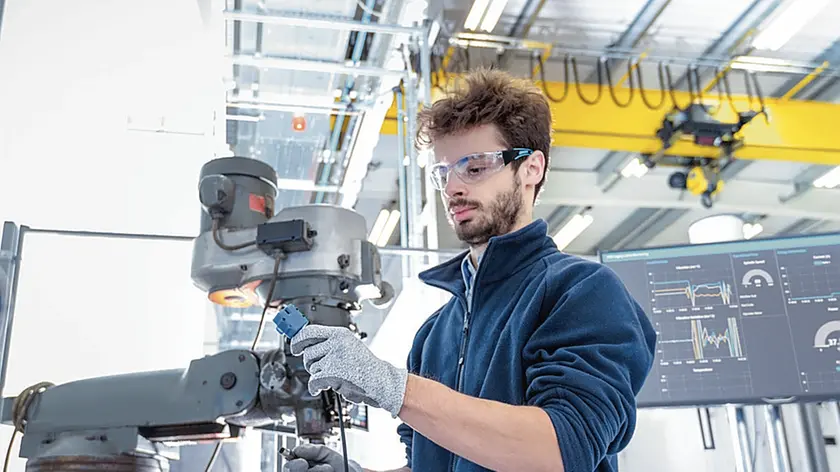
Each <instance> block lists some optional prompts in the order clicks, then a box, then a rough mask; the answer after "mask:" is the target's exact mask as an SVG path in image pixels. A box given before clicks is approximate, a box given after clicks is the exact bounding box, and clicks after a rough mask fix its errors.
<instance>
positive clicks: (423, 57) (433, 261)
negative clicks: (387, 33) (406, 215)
mask: <svg viewBox="0 0 840 472" xmlns="http://www.w3.org/2000/svg"><path fill="white" fill-rule="evenodd" d="M426 24H427V25H431V23H430V22H428V21H427V22H426ZM420 74H421V75H422V83H423V108H430V107H431V106H432V45H431V44H430V43H429V35H428V34H426V35H424V36H422V37H421V38H420ZM431 160H433V158H432V154H431V150H429V154H428V155H427V162H426V163H425V164H426V167H425V169H428V168H429V166H431V164H432V162H428V161H431ZM425 175H426V174H425V171H423V172H422V175H421V177H420V178H421V183H425V188H426V206H425V209H423V208H421V210H420V212H421V214H423V212H425V214H426V216H427V221H426V247H428V248H430V249H437V248H438V227H437V191H436V190H435V188H434V187H432V186H431V185H429V182H428V179H427V178H424V177H425ZM437 263H438V258H437V257H430V258H429V264H430V265H437Z"/></svg>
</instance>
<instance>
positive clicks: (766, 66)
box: [225, 0, 840, 255]
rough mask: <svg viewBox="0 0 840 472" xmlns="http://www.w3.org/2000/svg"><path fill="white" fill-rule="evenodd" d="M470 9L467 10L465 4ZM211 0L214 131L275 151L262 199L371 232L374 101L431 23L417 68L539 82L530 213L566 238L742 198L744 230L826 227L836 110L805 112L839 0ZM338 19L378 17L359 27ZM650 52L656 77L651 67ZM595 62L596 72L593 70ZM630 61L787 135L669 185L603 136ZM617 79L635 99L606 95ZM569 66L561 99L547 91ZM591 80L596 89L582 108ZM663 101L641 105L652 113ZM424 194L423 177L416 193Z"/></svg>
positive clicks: (389, 178) (384, 105) (623, 233)
mask: <svg viewBox="0 0 840 472" xmlns="http://www.w3.org/2000/svg"><path fill="white" fill-rule="evenodd" d="M476 9H478V10H482V9H483V10H482V11H483V12H484V14H483V15H482V11H479V12H478V14H477V15H473V16H474V18H472V19H470V15H471V12H472V11H473V10H476ZM424 12H425V13H427V14H428V15H430V16H431V17H430V18H425V15H424ZM225 16H226V20H227V21H226V25H227V53H228V54H229V55H230V56H231V57H233V58H234V60H233V64H234V65H233V68H232V70H230V71H229V73H230V77H229V86H228V100H227V101H228V108H227V119H228V142H229V144H230V145H231V147H232V149H233V151H234V152H235V153H236V154H238V155H245V156H253V157H256V158H260V159H263V160H265V161H266V162H268V163H270V164H271V165H273V166H275V168H276V169H277V171H278V175H279V177H280V178H281V186H283V187H284V188H285V190H283V191H282V192H281V196H280V200H279V202H278V206H279V205H297V204H304V203H332V204H339V205H343V206H346V207H352V208H355V209H356V210H357V211H358V212H360V213H361V214H362V215H364V216H365V217H366V219H367V221H368V225H369V227H370V228H371V230H372V231H373V230H377V231H380V232H381V230H382V228H381V227H380V228H373V227H374V225H375V223H376V220H377V218H378V217H379V216H380V214H381V213H384V214H386V215H387V211H384V212H383V210H395V209H397V208H399V202H400V198H401V196H400V195H401V190H400V188H401V187H400V185H399V184H398V182H399V178H400V166H403V165H404V164H405V163H406V162H407V161H406V160H405V158H404V157H403V155H401V153H400V150H399V146H398V144H397V143H398V139H397V137H396V136H395V135H394V129H395V125H394V123H395V119H394V118H395V115H394V110H393V109H391V110H390V111H389V110H388V109H389V107H392V103H393V93H392V89H393V88H394V87H395V86H398V85H399V83H400V78H401V76H400V74H401V72H400V71H402V70H403V69H404V68H406V67H407V66H410V67H411V68H412V69H413V70H415V71H419V73H421V74H422V73H423V71H422V67H421V66H422V63H421V61H420V59H418V57H417V53H418V51H417V50H416V49H411V48H401V47H402V45H403V43H406V42H407V41H408V38H409V34H407V32H408V31H409V29H410V28H414V27H417V28H420V29H421V30H422V31H424V34H425V33H428V34H430V35H431V36H432V38H433V40H434V43H433V45H432V48H431V67H430V69H431V70H432V72H433V78H432V81H433V82H434V84H435V85H442V86H445V85H446V81H447V80H448V79H447V77H451V76H456V75H457V74H459V73H461V72H463V71H465V70H468V69H469V68H474V67H477V66H484V67H501V68H504V69H507V70H510V71H511V72H512V73H514V74H516V75H519V76H522V77H531V78H532V79H534V80H535V81H536V82H538V83H540V84H542V83H543V82H545V84H546V90H549V91H552V92H553V93H552V95H553V96H554V98H555V101H556V102H558V103H554V104H553V105H552V106H553V107H554V112H555V116H554V119H555V122H556V125H555V136H554V141H555V147H554V148H552V150H551V166H550V173H549V176H548V181H547V184H546V186H545V190H544V191H543V194H542V195H541V197H540V203H539V205H538V207H537V210H536V216H537V217H540V218H545V219H546V220H547V221H548V222H549V226H550V231H551V232H552V234H554V233H556V232H557V231H559V230H561V229H562V228H567V227H568V226H569V225H573V226H578V228H577V231H573V233H574V234H573V235H572V236H573V237H570V238H568V241H566V244H565V250H566V251H567V252H570V253H576V254H583V255H594V254H596V253H597V252H598V251H599V250H611V249H620V248H633V247H647V246H659V245H670V244H680V243H686V242H687V241H688V227H689V225H690V224H691V223H692V222H694V221H696V220H698V219H700V218H702V217H704V216H709V215H714V214H719V213H735V214H738V215H740V216H742V217H743V218H744V220H745V221H746V222H747V223H750V226H749V229H750V230H751V231H750V234H749V236H750V237H766V236H773V235H785V234H800V233H810V232H824V231H839V230H840V203H838V202H840V189H839V188H838V187H840V176H836V177H831V176H828V177H827V176H826V174H829V173H830V172H831V171H832V170H833V169H834V168H835V167H834V166H836V165H837V164H838V163H839V162H840V153H838V152H840V150H838V148H840V146H838V145H837V144H835V143H833V142H832V141H831V140H832V139H833V136H832V135H831V132H830V129H829V127H830V125H831V123H829V122H825V121H831V122H836V121H833V120H822V121H823V122H820V119H822V118H823V117H838V116H840V112H838V110H840V107H838V108H835V107H834V106H833V105H832V106H830V107H828V108H825V107H821V104H823V105H825V104H833V103H836V102H837V101H838V98H840V84H839V83H838V82H840V75H838V74H840V72H839V71H840V69H838V64H840V36H838V34H837V31H836V21H835V20H834V19H836V18H838V17H840V2H830V1H826V0H801V1H799V2H793V1H791V0H710V1H707V2H704V3H703V8H701V9H698V8H697V3H696V2H691V1H688V0H622V1H617V0H506V1H505V0H486V1H485V0H443V1H442V2H438V1H432V2H431V3H427V2H426V1H425V0H412V1H408V2H398V1H393V0H390V1H389V0H382V1H377V0H328V1H324V2H312V3H311V4H307V5H305V6H304V7H303V8H301V5H300V3H299V2H291V1H279V0H272V1H265V2H254V1H253V0H228V1H227V5H226V13H225ZM496 17H497V18H496ZM305 21H312V22H314V23H309V24H306V23H305ZM330 22H333V24H332V25H330V24H329V23H330ZM336 22H337V23H336ZM338 23H340V24H342V25H345V26H342V27H338V26H336V24H338ZM351 23H352V24H353V25H360V24H361V25H366V26H367V27H369V26H370V25H382V28H381V30H379V31H370V32H367V33H359V32H354V31H353V29H352V28H351V27H350V26H347V25H351ZM470 23H472V24H470ZM301 25H306V26H301ZM389 28H391V29H389ZM399 28H405V30H400V29H399ZM570 58H573V61H572V66H573V67H569V62H570ZM663 65H664V67H665V69H666V72H668V73H672V74H673V82H672V83H669V81H665V80H663V79H662V78H661V77H659V76H658V73H661V72H662V70H663V69H662V68H663ZM596 67H598V68H601V69H602V72H605V71H607V70H609V71H610V72H612V74H610V75H606V74H604V75H605V76H602V77H601V78H600V79H599V74H598V73H597V72H596ZM352 68H355V70H353V69H352ZM575 68H577V76H576V77H575V76H574V75H573V73H574V69H575ZM637 70H638V71H637ZM540 72H541V74H540ZM742 75H743V78H742ZM640 76H641V77H643V78H644V88H645V89H646V90H647V98H648V99H650V100H652V101H654V102H655V101H657V100H658V95H659V92H660V89H661V90H662V93H663V95H662V96H663V97H665V99H667V94H666V93H665V92H666V90H665V89H666V88H667V89H668V90H667V92H668V93H670V91H671V90H673V91H674V92H675V93H676V94H678V97H688V96H689V95H687V94H688V93H689V91H691V90H693V91H694V93H697V91H699V90H701V89H702V90H704V92H705V93H706V98H709V97H710V96H712V95H717V96H719V97H721V101H720V103H721V104H722V103H723V98H722V97H723V96H724V95H723V94H724V91H723V90H724V85H725V86H726V87H725V88H726V94H727V95H729V94H730V93H731V94H733V95H736V96H738V97H741V98H743V97H745V96H746V97H748V98H749V100H748V103H747V106H749V107H750V109H752V110H758V109H761V110H763V109H764V103H765V102H766V103H767V104H768V105H767V113H766V115H764V116H762V115H759V116H756V117H755V118H754V121H753V123H757V124H753V125H752V126H753V127H754V129H762V128H761V127H762V126H767V127H768V128H767V129H770V130H773V131H774V132H778V136H782V137H783V138H784V140H785V141H786V142H787V141H790V142H788V143H784V142H779V143H773V142H769V143H763V144H767V146H768V147H766V148H760V147H758V148H756V147H754V148H751V149H749V150H748V149H747V148H744V150H743V151H741V153H742V155H743V156H744V158H743V159H738V157H739V152H738V150H736V151H735V152H734V157H735V158H734V159H727V160H723V159H721V160H719V162H720V163H721V167H722V169H721V173H720V176H721V178H722V179H723V180H724V185H723V188H722V189H721V190H720V191H719V192H718V193H716V194H715V195H714V198H713V204H712V206H711V208H707V207H705V206H704V205H702V204H701V199H700V198H699V197H698V196H697V195H694V194H691V193H690V192H688V191H685V190H677V189H674V188H670V187H669V185H668V180H669V176H670V175H671V174H672V173H673V172H674V171H675V169H674V168H673V167H663V166H659V165H657V166H655V167H653V168H650V169H649V168H647V167H644V166H642V165H641V163H642V162H643V161H644V160H645V156H643V154H644V153H642V152H641V148H642V147H644V146H641V147H638V148H635V146H629V147H627V148H625V147H622V145H623V144H624V143H627V142H628V141H627V140H624V141H622V140H619V139H612V138H610V137H609V136H607V133H608V132H610V131H611V130H612V131H614V132H615V133H616V134H621V132H623V131H625V130H626V127H627V126H630V125H632V123H630V122H632V121H636V120H637V118H639V119H641V117H645V118H646V119H650V117H651V116H654V115H651V112H650V110H649V108H650V106H648V109H645V108H643V105H641V104H640V102H639V100H640V98H639V97H638V94H639V90H638V89H640V88H642V87H640V86H639V77H640ZM619 77H620V78H619ZM669 78H670V76H669ZM750 80H753V82H750ZM599 82H600V83H601V84H602V85H601V86H599V85H597V84H598V83H599ZM633 82H635V84H636V85H635V87H636V89H637V90H636V93H637V96H636V98H635V102H634V103H633V104H631V105H630V106H626V107H625V106H622V105H621V104H620V102H621V101H624V100H625V99H624V98H621V97H624V96H625V95H622V93H626V92H627V87H628V83H629V84H630V86H631V87H632V86H633V85H632V84H633ZM569 83H571V89H570V90H569V91H568V92H567V93H568V94H569V99H568V100H566V101H565V102H562V103H560V100H557V97H559V96H560V95H562V92H563V84H569ZM606 84H615V86H616V88H623V90H622V91H621V92H620V93H618V94H617V95H619V96H620V97H618V98H617V97H616V96H615V95H616V94H615V93H613V94H608V93H607V92H606V91H604V90H608V88H607V87H608V86H607V85H606ZM598 89H601V90H600V92H598ZM730 89H731V90H730ZM581 91H583V96H581V95H580V94H581ZM595 92H598V95H599V96H601V99H600V102H599V103H598V104H597V105H594V106H592V107H591V108H586V104H585V103H583V102H584V101H586V100H592V99H593V97H594V93H595ZM432 95H434V93H433V94H432ZM611 95H612V96H611ZM693 96H694V95H692V97H693ZM587 97H588V98H587ZM680 100H683V103H685V99H684V98H680ZM701 100H702V97H701ZM678 102H679V100H678ZM730 102H732V101H731V99H730ZM753 102H755V106H759V107H760V108H754V107H753V105H754V103H753ZM668 103H670V102H668ZM704 103H705V102H704ZM745 103H746V102H745ZM590 110H591V112H590ZM667 112H668V110H667V108H663V109H662V110H661V111H658V112H656V113H657V114H656V115H655V116H656V120H660V119H661V118H659V117H660V116H662V117H664V116H665V114H666V113H667ZM765 116H766V118H767V121H766V122H765ZM587 117H588V119H589V121H593V122H595V123H596V124H595V125H591V126H596V127H597V126H600V128H598V130H599V132H602V133H603V134H602V136H603V138H597V137H595V138H593V137H592V136H590V137H586V136H583V135H584V134H585V131H586V126H584V125H580V126H581V127H582V129H583V131H580V130H578V131H577V132H574V133H565V129H564V127H566V128H569V127H574V126H575V123H578V122H584V121H586V119H587ZM389 119H390V120H391V124H390V127H389ZM809 119H813V120H814V125H813V126H812V125H811V124H809V123H806V121H807V120H809ZM791 122H795V123H794V124H795V125H796V126H792V125H789V123H791ZM587 126H590V125H587ZM747 126H750V125H747ZM611 127H612V128H611ZM380 129H381V130H382V134H381V135H380V133H379V131H380ZM745 129H747V130H749V128H745ZM389 130H390V131H389ZM826 130H828V131H827V132H826ZM782 131H784V133H782ZM576 133H577V134H576ZM745 133H746V131H745ZM581 136H583V137H581ZM745 136H747V138H746V141H747V145H749V144H750V143H749V139H753V144H755V143H756V142H757V141H761V139H763V138H762V137H761V133H760V132H759V131H755V132H754V133H753V134H752V135H746V134H745ZM649 138H650V140H655V139H656V137H655V136H654V135H653V133H651V136H649ZM785 146H787V147H785ZM826 147H830V148H831V149H830V151H831V152H827V151H826V152H823V151H825V149H824V148H826ZM630 148H634V149H632V150H631V149H630ZM694 149H697V148H696V147H695V148H694ZM762 149H766V156H765V155H764V154H763V153H762V152H763V151H762ZM815 149H816V150H815ZM406 153H407V152H406ZM418 162H420V164H421V165H422V160H420V161H418ZM421 172H422V171H421ZM837 173H840V171H837V172H835V174H837ZM832 175H833V174H832ZM433 199H434V196H433V194H432V193H429V194H425V193H424V204H425V203H427V202H429V201H431V200H433ZM433 206H434V207H435V208H437V212H436V213H437V216H436V217H435V219H436V221H437V223H438V231H437V232H436V235H435V236H436V238H434V239H437V241H436V243H437V244H429V245H430V246H433V247H434V246H437V247H438V248H439V249H440V250H444V251H448V253H452V251H454V250H457V249H460V248H463V245H462V244H461V243H460V242H459V241H457V240H456V239H455V238H454V237H453V235H452V234H451V231H450V229H449V228H448V226H447V223H446V220H445V219H444V218H443V217H442V216H441V214H442V208H441V207H440V202H439V201H436V202H435V205H433ZM425 208H426V207H425V206H424V209H425ZM403 217H404V215H403ZM380 226H381V225H380ZM567 233H568V228H567ZM377 236H379V237H378V238H375V239H377V240H379V242H380V243H381V244H382V245H391V246H393V245H399V244H401V243H405V242H404V241H400V235H399V231H394V232H393V233H388V234H386V235H385V236H384V237H383V236H382V235H377ZM427 241H431V238H429V239H427Z"/></svg>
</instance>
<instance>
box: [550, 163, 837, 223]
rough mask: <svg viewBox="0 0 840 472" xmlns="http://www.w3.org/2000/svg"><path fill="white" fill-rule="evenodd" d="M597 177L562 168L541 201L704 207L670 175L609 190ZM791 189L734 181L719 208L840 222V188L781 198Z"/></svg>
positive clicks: (631, 181) (635, 180) (632, 181)
mask: <svg viewBox="0 0 840 472" xmlns="http://www.w3.org/2000/svg"><path fill="white" fill-rule="evenodd" d="M597 179H598V174H597V172H593V171H581V172H573V171H567V172H562V173H556V174H554V175H552V177H551V180H549V181H548V183H547V184H546V188H545V189H544V190H543V191H542V193H541V194H540V201H541V202H542V203H544V204H555V205H568V206H572V205H574V206H584V207H585V206H592V207H598V206H613V207H623V208H632V209H636V208H670V209H680V210H698V209H700V210H702V209H703V207H702V206H701V204H700V201H699V198H697V197H693V196H687V197H686V198H680V196H681V192H679V191H677V190H674V189H671V188H669V187H668V185H667V184H666V182H665V179H666V176H665V175H661V174H658V173H649V174H647V175H645V176H644V177H642V178H633V179H624V180H622V181H621V182H619V183H618V184H617V185H616V186H615V187H614V188H613V190H612V191H611V192H608V193H604V192H602V191H601V189H599V188H598V187H597V185H596V182H597ZM789 191H790V186H789V185H787V184H780V183H771V182H753V181H743V180H734V181H731V182H729V183H728V184H727V185H726V188H725V189H724V190H723V191H722V192H721V193H720V194H719V196H718V198H717V200H716V201H715V202H714V207H713V210H714V211H721V212H733V213H755V214H766V215H771V216H789V217H794V218H813V219H826V220H835V221H840V206H838V205H837V192H836V191H835V190H829V189H814V190H812V191H811V192H808V193H807V194H806V195H803V196H801V197H800V198H798V199H796V200H793V201H789V202H787V203H782V202H780V200H779V196H780V195H783V194H784V193H786V192H789Z"/></svg>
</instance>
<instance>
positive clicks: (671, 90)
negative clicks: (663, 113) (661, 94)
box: [665, 64, 691, 110]
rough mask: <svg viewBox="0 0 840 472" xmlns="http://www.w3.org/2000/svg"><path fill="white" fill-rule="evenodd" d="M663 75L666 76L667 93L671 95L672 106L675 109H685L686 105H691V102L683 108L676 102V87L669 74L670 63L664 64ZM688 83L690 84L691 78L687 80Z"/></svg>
mask: <svg viewBox="0 0 840 472" xmlns="http://www.w3.org/2000/svg"><path fill="white" fill-rule="evenodd" d="M665 77H666V79H667V82H668V94H669V95H670V96H671V103H673V105H674V108H676V109H677V110H685V109H687V108H688V105H691V103H689V104H688V105H687V106H686V107H685V108H683V107H681V106H680V104H679V102H677V94H676V87H674V78H673V76H671V65H670V64H666V65H665ZM688 83H689V84H691V80H689V81H688ZM689 88H690V86H689Z"/></svg>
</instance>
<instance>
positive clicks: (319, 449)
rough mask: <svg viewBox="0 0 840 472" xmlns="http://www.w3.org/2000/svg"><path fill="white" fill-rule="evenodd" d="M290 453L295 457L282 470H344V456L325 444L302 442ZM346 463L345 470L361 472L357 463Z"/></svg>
mask: <svg viewBox="0 0 840 472" xmlns="http://www.w3.org/2000/svg"><path fill="white" fill-rule="evenodd" d="M292 453H293V454H294V455H295V456H296V457H297V459H294V460H291V461H289V462H287V463H286V465H285V466H284V467H283V472H344V457H342V456H341V454H339V453H337V452H335V451H333V450H332V449H330V448H328V447H327V446H320V445H317V444H302V445H300V446H298V447H296V448H295V449H294V451H292ZM347 463H348V466H349V467H350V469H349V470H347V472H362V467H361V466H359V464H357V463H355V462H353V461H348V462H347Z"/></svg>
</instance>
